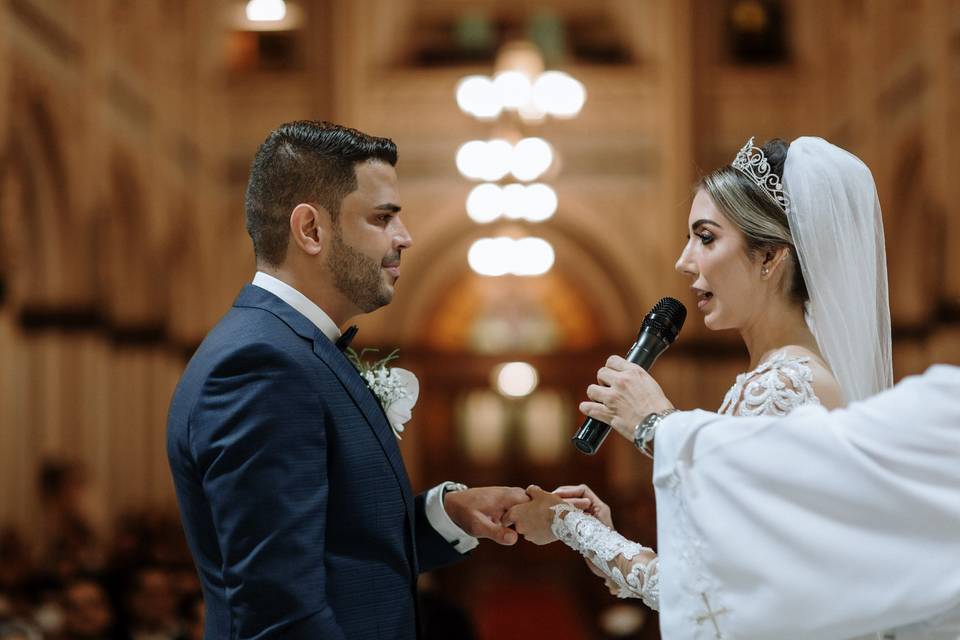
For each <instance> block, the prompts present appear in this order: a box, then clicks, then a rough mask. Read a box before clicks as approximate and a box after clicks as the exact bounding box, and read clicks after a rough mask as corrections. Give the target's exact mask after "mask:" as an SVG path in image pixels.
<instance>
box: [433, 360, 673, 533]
mask: <svg viewBox="0 0 960 640" xmlns="http://www.w3.org/2000/svg"><path fill="white" fill-rule="evenodd" d="M597 382H598V384H592V385H590V386H589V387H587V397H588V398H589V401H588V402H581V403H580V412H581V413H582V414H583V415H585V416H589V417H591V418H596V419H597V420H601V421H603V422H606V423H607V424H609V425H610V426H612V427H613V428H614V429H615V430H616V431H617V432H618V433H619V434H620V435H622V436H623V437H624V438H626V439H627V440H630V441H632V440H633V432H634V429H635V428H636V426H637V424H639V423H640V422H641V421H642V420H643V419H644V418H646V417H647V416H648V415H650V414H651V413H659V412H662V411H664V410H667V409H672V408H673V405H672V404H671V403H670V401H669V400H668V399H667V398H666V396H665V395H664V393H663V390H662V389H661V388H660V385H659V384H657V381H656V380H654V379H653V378H652V377H651V376H650V374H648V373H647V372H646V371H644V370H643V369H642V368H641V367H639V366H637V365H636V364H634V363H632V362H629V361H627V360H626V359H624V358H621V357H620V356H610V357H609V358H608V359H607V362H606V365H605V366H604V367H602V368H601V369H600V370H599V371H597ZM561 502H568V503H570V504H571V505H573V506H574V507H576V508H578V509H580V510H582V511H584V512H586V513H588V514H590V515H592V516H594V517H595V518H597V519H598V520H600V521H601V522H603V523H604V524H605V525H607V526H608V527H610V528H611V529H612V528H613V522H612V520H611V515H610V507H608V506H607V505H606V504H605V503H604V502H603V501H602V500H600V498H598V497H597V495H596V494H595V493H594V492H593V491H591V490H590V488H589V487H588V486H586V485H583V484H581V485H572V486H563V487H558V488H557V489H554V491H553V492H552V493H548V492H546V491H544V490H543V489H541V488H540V487H538V486H536V485H531V486H529V487H527V490H526V491H524V490H523V489H519V488H517V487H481V488H477V489H466V490H464V491H456V492H452V493H448V494H447V495H446V496H445V498H444V507H445V508H446V510H447V513H448V515H450V518H451V519H452V520H453V521H454V522H455V523H456V524H457V525H458V526H459V527H460V528H461V529H463V530H464V531H466V532H467V533H469V534H470V535H472V536H474V537H477V538H488V539H490V540H493V541H495V542H497V543H499V544H502V545H513V544H516V542H517V539H518V538H517V534H518V533H519V534H520V535H522V536H523V537H524V538H525V539H526V540H528V541H530V542H533V543H534V544H538V545H543V544H548V543H550V542H553V541H554V540H556V537H555V536H554V535H553V532H552V530H551V525H552V524H553V517H554V511H553V509H552V507H554V506H556V505H557V504H560V503H561ZM511 527H513V528H511Z"/></svg>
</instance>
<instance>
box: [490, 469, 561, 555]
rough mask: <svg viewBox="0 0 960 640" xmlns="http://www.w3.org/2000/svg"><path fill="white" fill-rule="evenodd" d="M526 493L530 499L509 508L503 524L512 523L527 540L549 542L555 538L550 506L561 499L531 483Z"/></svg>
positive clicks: (537, 542)
mask: <svg viewBox="0 0 960 640" xmlns="http://www.w3.org/2000/svg"><path fill="white" fill-rule="evenodd" d="M527 495H528V496H530V501H529V502H523V503H521V504H518V505H515V506H514V507H513V508H511V509H510V511H508V512H507V515H506V516H505V517H504V519H503V524H504V526H510V525H511V524H513V525H514V528H515V529H516V530H517V533H519V534H520V535H522V536H523V537H524V539H525V540H526V541H527V542H532V543H533V544H540V545H543V544H549V543H551V542H553V541H554V540H556V539H557V538H556V537H555V536H554V535H553V531H552V530H551V529H550V525H552V524H553V511H552V510H551V509H550V507H552V506H554V505H558V504H560V503H561V502H563V499H562V498H560V497H559V496H555V495H553V494H552V493H547V492H546V491H544V490H543V489H541V488H540V487H538V486H537V485H533V484H532V485H530V486H529V487H527Z"/></svg>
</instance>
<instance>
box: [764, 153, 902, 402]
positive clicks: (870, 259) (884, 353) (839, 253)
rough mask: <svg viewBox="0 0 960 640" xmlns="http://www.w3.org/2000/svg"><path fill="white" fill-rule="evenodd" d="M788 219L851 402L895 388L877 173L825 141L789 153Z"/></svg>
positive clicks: (820, 337)
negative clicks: (874, 176)
mask: <svg viewBox="0 0 960 640" xmlns="http://www.w3.org/2000/svg"><path fill="white" fill-rule="evenodd" d="M783 186H784V191H785V192H786V194H787V196H788V198H789V203H788V205H787V219H788V221H789V224H790V231H791V234H792V235H793V241H794V244H795V245H796V247H797V254H798V256H799V258H800V268H801V269H802V270H803V278H804V281H805V282H806V285H807V291H808V293H809V294H810V302H809V305H808V307H807V322H808V324H809V325H810V329H811V330H812V331H813V335H814V336H815V337H816V339H817V344H818V345H819V347H820V351H821V353H822V354H823V356H824V357H825V358H826V360H827V364H828V365H829V366H830V368H831V369H832V370H833V374H834V375H835V376H836V378H837V381H838V382H839V383H840V388H841V389H842V390H843V398H844V401H845V402H847V403H849V402H853V401H855V400H862V399H864V398H866V397H868V396H871V395H874V394H875V393H877V392H879V391H881V390H883V389H886V388H888V387H890V386H892V384H893V366H892V356H891V344H890V305H889V302H888V299H887V261H886V252H885V249H884V245H883V219H882V217H881V214H880V200H879V199H878V198H877V189H876V185H875V184H874V182H873V176H872V175H871V173H870V169H869V168H867V166H866V165H865V164H864V163H863V162H861V161H860V159H859V158H857V157H856V156H854V155H853V154H851V153H848V152H847V151H844V150H843V149H841V148H840V147H837V146H834V145H832V144H830V143H829V142H827V141H826V140H824V139H822V138H812V137H803V138H797V139H796V140H794V141H793V142H792V143H790V147H789V149H788V150H787V159H786V162H785V163H784V169H783Z"/></svg>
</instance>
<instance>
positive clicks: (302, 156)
mask: <svg viewBox="0 0 960 640" xmlns="http://www.w3.org/2000/svg"><path fill="white" fill-rule="evenodd" d="M367 160H380V161H382V162H386V163H388V164H390V165H391V166H395V165H396V164H397V145H396V144H394V142H393V140H390V139H389V138H378V137H375V136H371V135H367V134H366V133H363V132H362V131H357V130H356V129H350V128H348V127H342V126H340V125H338V124H333V123H331V122H320V121H316V120H297V121H294V122H286V123H284V124H282V125H280V126H279V127H277V128H276V129H274V130H273V131H272V132H270V135H269V136H267V139H266V140H264V142H263V144H261V145H260V148H259V149H257V153H256V155H255V156H254V157H253V164H252V166H251V167H250V181H249V182H248V183H247V195H246V200H245V205H244V206H245V209H246V218H247V233H249V234H250V238H251V239H252V240H253V252H254V255H256V258H257V263H258V264H261V263H262V264H267V265H271V266H277V265H279V264H280V263H282V262H283V260H284V258H285V257H286V255H287V244H288V243H289V240H290V226H289V220H290V212H291V211H292V210H293V208H294V207H295V206H297V205H298V204H300V203H301V202H316V203H318V204H320V206H322V207H323V208H324V209H326V210H327V211H328V212H329V213H330V216H331V218H332V219H333V221H334V222H336V221H337V216H338V215H339V214H340V203H341V202H343V199H344V198H345V197H346V196H347V195H348V194H350V193H352V192H353V191H356V189H357V174H356V169H355V165H356V164H357V163H359V162H365V161H367Z"/></svg>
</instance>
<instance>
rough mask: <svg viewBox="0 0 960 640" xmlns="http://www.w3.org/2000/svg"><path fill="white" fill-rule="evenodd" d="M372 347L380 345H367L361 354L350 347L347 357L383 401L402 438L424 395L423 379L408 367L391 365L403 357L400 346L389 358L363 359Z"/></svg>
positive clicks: (398, 435)
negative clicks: (418, 401)
mask: <svg viewBox="0 0 960 640" xmlns="http://www.w3.org/2000/svg"><path fill="white" fill-rule="evenodd" d="M368 351H369V352H375V351H376V349H363V350H362V351H361V352H360V354H359V355H358V354H357V352H356V351H354V350H353V349H350V348H347V359H348V360H350V362H351V363H352V364H353V366H354V367H356V368H357V372H358V373H359V374H360V377H361V378H363V380H364V382H366V383H367V386H368V387H369V388H370V391H372V392H373V395H375V396H376V397H377V400H379V401H380V405H381V406H382V407H383V412H384V413H385V414H387V421H388V422H389V423H390V426H391V427H392V428H393V432H394V433H395V434H396V436H397V439H398V440H402V438H401V437H400V434H401V433H403V425H404V424H405V423H406V422H407V421H409V420H410V417H411V416H412V411H413V405H415V404H416V403H417V398H419V397H420V382H419V381H418V380H417V376H415V375H413V373H411V372H410V371H407V370H406V369H401V368H400V367H388V366H387V365H388V364H390V363H391V362H393V361H394V360H396V359H397V358H398V357H399V356H398V355H397V351H398V350H397V349H394V350H393V351H392V352H391V353H390V355H388V356H387V357H386V358H381V359H379V360H376V361H374V362H368V361H366V360H364V359H363V358H364V356H365V355H366V354H367V352H368Z"/></svg>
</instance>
